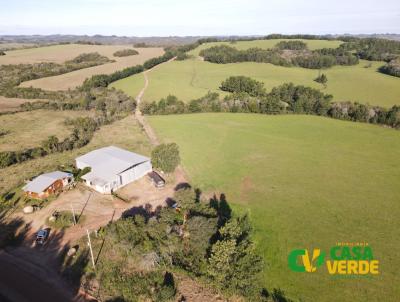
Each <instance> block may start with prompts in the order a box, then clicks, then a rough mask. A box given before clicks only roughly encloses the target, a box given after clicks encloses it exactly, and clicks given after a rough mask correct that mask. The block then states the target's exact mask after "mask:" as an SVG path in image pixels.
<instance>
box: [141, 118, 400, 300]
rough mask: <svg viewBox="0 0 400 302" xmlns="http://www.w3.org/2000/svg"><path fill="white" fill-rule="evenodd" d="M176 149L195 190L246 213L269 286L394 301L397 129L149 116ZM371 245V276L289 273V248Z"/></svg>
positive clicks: (319, 296)
mask: <svg viewBox="0 0 400 302" xmlns="http://www.w3.org/2000/svg"><path fill="white" fill-rule="evenodd" d="M148 119H149V121H150V123H151V125H152V126H153V127H154V129H155V131H156V133H157V135H158V136H159V137H160V138H162V140H163V141H164V142H176V143H178V145H179V147H180V151H181V156H182V160H183V166H184V168H185V170H186V171H187V172H188V174H189V177H190V178H191V181H192V183H193V184H194V185H196V186H198V187H199V188H201V190H202V191H203V192H204V193H205V194H207V195H208V196H211V194H212V192H217V194H219V193H225V194H226V197H227V200H228V201H229V202H230V203H233V204H234V209H235V210H236V211H238V212H246V211H248V212H249V214H250V216H251V220H252V222H253V224H254V227H255V231H256V232H255V240H256V242H257V248H258V250H259V251H260V253H261V254H262V255H263V256H264V259H265V262H266V267H265V273H264V277H265V279H264V280H265V285H266V286H267V288H268V290H270V291H271V290H272V289H274V288H280V289H281V290H283V291H284V292H285V294H286V296H287V297H289V298H292V299H296V300H295V301H297V300H299V301H333V300H335V301H381V300H382V299H383V300H385V301H396V300H397V299H398V297H399V296H400V287H399V286H398V285H399V284H400V274H399V272H398V269H399V267H400V258H399V249H400V244H399V242H398V238H399V237H400V233H399V230H400V220H399V219H398V218H399V216H400V203H399V200H400V132H399V131H397V130H393V129H388V128H383V127H379V126H375V125H369V124H362V123H354V122H346V121H340V120H334V119H329V118H323V117H317V116H303V115H278V116H268V115H259V114H229V113H220V114H218V113H213V114H190V115H173V116H151V117H149V118H148ZM337 242H368V243H369V244H370V246H371V247H372V248H373V251H374V257H375V258H376V259H378V260H379V261H380V268H379V270H380V274H379V275H377V276H373V277H369V278H368V277H355V278H337V277H336V278H335V277H332V276H330V275H329V274H328V272H327V269H326V267H325V266H323V267H321V268H319V269H318V271H317V272H315V273H296V272H292V271H290V270H289V268H288V264H287V257H288V254H289V252H290V251H291V250H293V249H302V248H308V249H312V248H321V249H323V250H328V252H329V249H330V247H332V246H334V245H335V244H336V243H337Z"/></svg>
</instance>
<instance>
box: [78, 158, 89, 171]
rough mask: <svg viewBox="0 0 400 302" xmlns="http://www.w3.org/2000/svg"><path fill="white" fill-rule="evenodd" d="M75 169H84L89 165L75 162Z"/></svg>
mask: <svg viewBox="0 0 400 302" xmlns="http://www.w3.org/2000/svg"><path fill="white" fill-rule="evenodd" d="M76 167H77V168H78V169H81V170H82V169H84V168H86V167H89V165H87V164H85V163H84V162H81V161H78V160H77V161H76Z"/></svg>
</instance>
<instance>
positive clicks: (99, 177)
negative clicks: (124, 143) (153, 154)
mask: <svg viewBox="0 0 400 302" xmlns="http://www.w3.org/2000/svg"><path fill="white" fill-rule="evenodd" d="M76 167H77V168H78V169H84V168H87V167H89V168H91V171H90V172H89V173H87V174H85V175H84V176H82V179H84V180H85V182H86V185H87V186H89V187H91V188H93V189H95V190H96V191H98V192H100V193H103V194H110V193H111V192H112V191H114V190H117V189H119V188H121V187H123V186H125V185H127V184H129V183H131V182H133V181H135V180H137V179H139V178H141V177H143V176H144V175H146V174H147V173H149V172H151V171H152V166H151V161H150V158H148V157H145V156H143V155H139V154H136V153H133V152H130V151H127V150H124V149H121V148H118V147H114V146H109V147H104V148H101V149H97V150H94V151H91V152H89V153H87V154H85V155H82V156H80V157H78V158H76Z"/></svg>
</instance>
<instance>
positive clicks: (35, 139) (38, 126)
mask: <svg viewBox="0 0 400 302" xmlns="http://www.w3.org/2000/svg"><path fill="white" fill-rule="evenodd" d="M89 115H91V113H90V112H88V111H49V110H35V111H27V112H19V113H15V114H7V115H1V116H0V125H1V129H2V130H4V131H9V134H7V135H4V136H2V137H0V151H17V150H21V149H25V148H31V147H37V146H38V145H39V144H40V143H41V142H42V141H43V140H44V139H46V138H47V137H49V136H50V135H55V136H57V137H58V138H59V139H60V140H62V139H64V138H66V137H67V136H68V135H69V134H70V133H71V129H72V127H71V126H66V125H64V121H65V119H67V118H71V119H74V118H77V117H82V116H89Z"/></svg>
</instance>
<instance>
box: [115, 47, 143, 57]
mask: <svg viewBox="0 0 400 302" xmlns="http://www.w3.org/2000/svg"><path fill="white" fill-rule="evenodd" d="M138 54H139V52H138V51H137V50H135V49H131V48H128V49H122V50H118V51H116V52H114V54H113V56H114V57H127V56H134V55H138Z"/></svg>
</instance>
